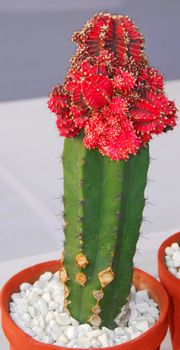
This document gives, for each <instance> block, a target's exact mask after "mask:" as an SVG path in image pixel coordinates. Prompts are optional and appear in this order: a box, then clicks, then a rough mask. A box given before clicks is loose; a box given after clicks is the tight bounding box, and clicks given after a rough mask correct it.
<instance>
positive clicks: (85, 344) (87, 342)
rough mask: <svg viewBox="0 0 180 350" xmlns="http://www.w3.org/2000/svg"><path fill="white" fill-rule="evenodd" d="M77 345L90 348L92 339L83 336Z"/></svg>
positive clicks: (77, 341)
mask: <svg viewBox="0 0 180 350" xmlns="http://www.w3.org/2000/svg"><path fill="white" fill-rule="evenodd" d="M76 345H77V346H78V347H80V348H89V347H90V345H91V342H90V339H88V338H86V337H81V338H78V339H77V340H76Z"/></svg>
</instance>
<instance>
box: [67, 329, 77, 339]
mask: <svg viewBox="0 0 180 350" xmlns="http://www.w3.org/2000/svg"><path fill="white" fill-rule="evenodd" d="M77 334H78V332H77V327H76V326H69V327H68V328H67V330H66V332H65V335H66V336H67V337H68V339H69V340H72V339H75V338H76V337H77Z"/></svg>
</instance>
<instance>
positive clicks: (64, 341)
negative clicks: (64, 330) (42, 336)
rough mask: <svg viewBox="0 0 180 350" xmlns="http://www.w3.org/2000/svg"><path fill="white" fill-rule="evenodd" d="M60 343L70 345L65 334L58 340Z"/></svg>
mask: <svg viewBox="0 0 180 350" xmlns="http://www.w3.org/2000/svg"><path fill="white" fill-rule="evenodd" d="M58 343H59V345H61V344H62V345H65V344H67V343H68V338H67V337H66V336H65V335H64V334H62V335H60V337H59V338H58Z"/></svg>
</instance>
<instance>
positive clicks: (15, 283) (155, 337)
mask: <svg viewBox="0 0 180 350" xmlns="http://www.w3.org/2000/svg"><path fill="white" fill-rule="evenodd" d="M59 266H60V261H58V260H56V261H48V262H45V263H42V264H38V265H35V266H32V267H29V268H27V269H25V270H23V271H21V272H19V273H17V274H16V275H15V276H13V277H12V278H11V279H10V280H9V281H8V282H7V283H6V284H5V286H4V287H3V289H2V291H1V310H2V326H3V330H4V333H5V335H6V337H7V339H8V341H9V343H10V349H11V350H58V349H59V350H62V349H67V348H63V347H60V346H56V347H54V346H53V345H49V344H44V343H40V342H38V341H36V340H34V339H33V338H31V337H30V336H29V335H27V334H26V333H24V332H23V331H22V330H21V329H20V328H18V327H17V326H16V325H15V323H14V322H13V321H12V319H11V318H10V315H9V301H10V297H11V294H12V293H14V292H18V291H19V285H20V284H21V283H22V282H25V281H26V282H27V281H28V282H30V283H33V282H34V281H35V280H37V279H38V278H39V276H40V275H41V274H42V273H43V272H45V271H52V272H55V271H57V270H58V269H59ZM134 285H135V286H136V288H137V289H139V290H141V289H147V290H148V291H149V293H150V295H151V297H152V298H153V299H154V300H155V301H156V302H157V303H158V305H159V309H160V317H159V319H158V321H157V322H156V324H155V325H154V326H153V327H152V328H151V329H150V330H148V331H147V332H146V333H144V334H143V335H141V336H139V337H137V338H136V339H134V340H131V341H129V342H127V343H124V344H121V345H116V346H113V347H111V348H106V349H111V350H158V349H159V346H160V344H161V342H162V340H163V339H164V337H165V335H166V332H167V327H168V307H169V301H168V296H167V293H166V291H165V289H164V287H163V286H162V285H161V284H160V282H158V281H157V280H155V278H153V277H151V276H150V275H148V274H147V273H145V272H143V271H141V270H139V269H135V272H134Z"/></svg>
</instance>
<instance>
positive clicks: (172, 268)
mask: <svg viewBox="0 0 180 350" xmlns="http://www.w3.org/2000/svg"><path fill="white" fill-rule="evenodd" d="M168 270H169V272H171V273H172V275H174V276H176V274H177V270H176V269H175V268H174V267H169V268H168Z"/></svg>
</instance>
